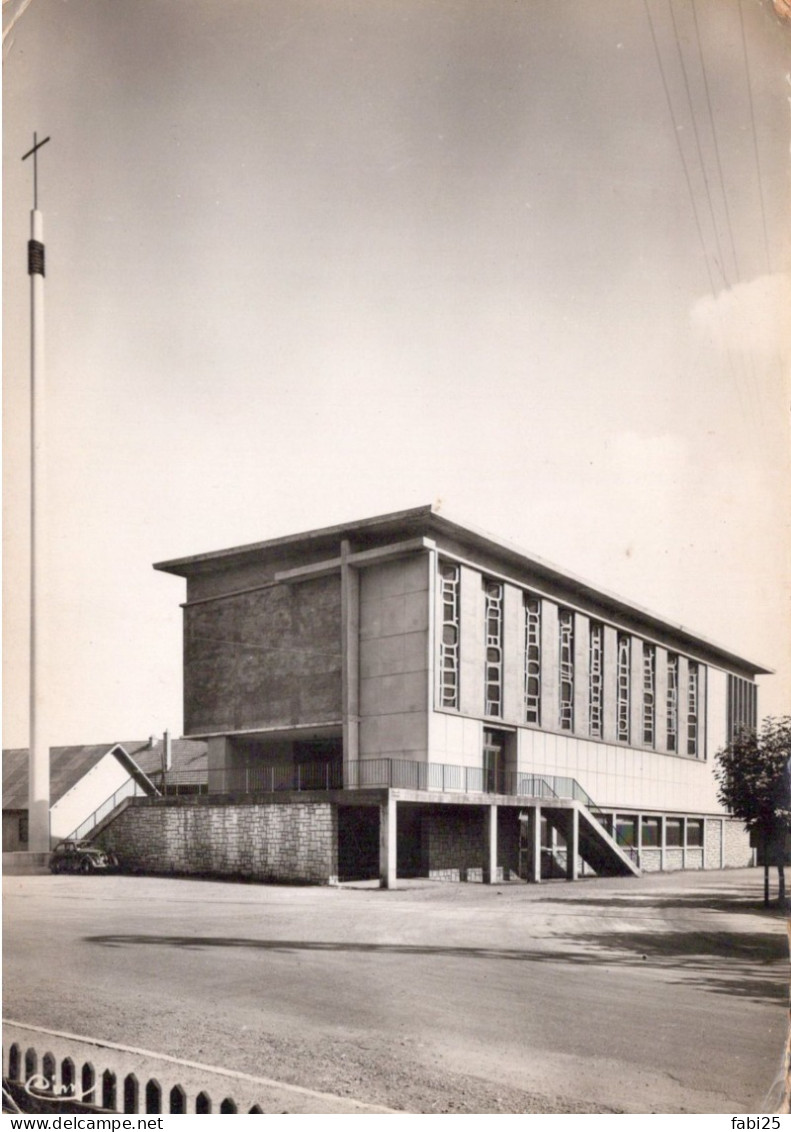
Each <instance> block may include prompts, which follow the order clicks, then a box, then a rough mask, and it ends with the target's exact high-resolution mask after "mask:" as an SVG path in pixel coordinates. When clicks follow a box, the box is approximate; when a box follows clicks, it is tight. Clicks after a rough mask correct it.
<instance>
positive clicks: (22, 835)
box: [19, 814, 28, 845]
mask: <svg viewBox="0 0 791 1132" xmlns="http://www.w3.org/2000/svg"><path fill="white" fill-rule="evenodd" d="M27 831H28V821H27V814H20V815H19V843H20V845H27V837H28V832H27Z"/></svg>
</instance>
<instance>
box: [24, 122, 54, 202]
mask: <svg viewBox="0 0 791 1132" xmlns="http://www.w3.org/2000/svg"><path fill="white" fill-rule="evenodd" d="M36 138H37V135H36V134H33V148H32V149H29V150H28V151H27V153H26V154H25V155H24V157H23V158H22V160H23V161H27V159H28V157H30V156H31V154H32V156H33V208H34V209H37V208H38V151H39V150H40V149H41V147H42V145H46V144H47V142H48V141H49V138H48V137H46V138H44V140H43V141H37V140H36Z"/></svg>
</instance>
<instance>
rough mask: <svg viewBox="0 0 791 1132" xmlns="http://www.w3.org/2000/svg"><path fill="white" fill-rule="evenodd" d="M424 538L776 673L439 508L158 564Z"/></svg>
mask: <svg viewBox="0 0 791 1132" xmlns="http://www.w3.org/2000/svg"><path fill="white" fill-rule="evenodd" d="M418 535H424V536H427V537H431V536H432V535H433V536H438V537H441V536H443V535H444V536H446V537H447V538H451V539H454V540H457V541H459V542H462V543H464V544H465V546H468V547H469V548H470V549H471V550H473V551H475V550H478V551H486V552H488V553H490V554H493V555H495V556H496V557H498V558H499V559H500V560H501V561H503V562H504V563H508V564H510V565H512V566H516V567H518V568H519V569H520V570H526V571H528V572H529V573H530V574H531V575H532V576H534V577H535V578H536V579H537V583H538V582H546V583H547V584H549V585H558V584H560V585H562V586H565V587H571V588H572V589H573V591H574V593H575V595H578V596H579V597H581V598H583V599H584V600H586V601H589V602H591V603H593V604H594V605H603V606H606V607H607V609H608V610H611V611H612V612H613V613H615V614H620V615H622V616H626V617H628V618H630V619H637V620H638V621H639V622H640V623H641V624H642V625H644V626H645V628H646V630H647V631H649V632H650V631H651V630H653V631H659V632H661V633H663V634H670V635H672V636H673V637H674V638H676V639H677V640H678V641H679V642H680V643H683V644H685V645H687V646H692V647H693V648H694V647H695V646H697V647H698V648H701V647H702V648H703V649H705V650H706V651H708V652H709V653H711V654H713V655H715V656H717V657H719V658H720V659H721V660H723V661H727V662H728V663H730V664H732V665H733V664H735V665H737V666H738V667H740V668H743V669H746V670H747V671H750V672H753V673H754V674H755V675H769V674H771V673H772V671H773V669H771V668H766V667H765V666H764V665H761V664H756V663H754V662H753V661H750V660H747V659H746V658H745V657H741V656H739V655H738V654H736V653H734V652H732V651H731V650H730V649H727V648H725V647H724V646H722V645H718V644H716V643H715V642H713V641H710V640H707V639H706V638H705V637H703V636H701V635H700V634H699V633H695V632H693V631H692V630H691V629H689V628H687V627H686V626H685V625H680V624H675V623H673V622H671V621H667V620H666V619H665V618H662V617H659V616H658V615H657V614H656V613H653V612H651V610H648V609H645V608H644V607H642V606H640V605H637V604H635V603H634V602H632V601H627V600H626V599H625V598H623V597H621V596H619V595H618V594H614V593H611V592H608V591H607V590H603V589H601V588H600V587H598V586H595V585H593V583H591V582H589V581H586V580H585V579H584V578H580V577H578V576H576V575H574V574H571V573H570V572H569V571H568V570H563V569H561V567H559V566H556V565H554V564H553V563H551V562H548V561H546V560H545V559H543V558H539V557H537V556H536V555H532V554H528V553H527V552H526V551H524V550H522V549H521V548H520V547H518V546H515V545H514V544H513V543H510V542H507V541H505V540H503V539H501V538H499V537H498V536H496V535H492V534H489V533H488V532H486V531H482V530H480V529H478V528H476V527H473V526H469V525H468V524H466V523H465V524H461V523H458V522H456V521H454V520H453V519H449V518H448V517H447V516H445V515H443V514H440V512H439V509H438V508H437V507H436V506H435V505H434V504H427V505H425V506H423V507H413V508H410V509H409V510H406V511H393V512H390V513H388V514H385V515H375V516H372V517H370V518H367V519H358V520H355V521H353V522H349V523H339V524H336V525H334V526H331V527H319V528H317V529H315V530H310V531H302V532H298V533H296V534H292V535H283V536H281V537H279V538H273V539H265V540H264V541H263V542H255V543H248V544H246V545H243V546H236V547H230V548H228V549H225V550H216V551H209V552H208V553H205V554H195V555H190V556H188V557H185V558H171V559H169V560H167V561H164V562H156V563H154V569H155V570H161V571H163V572H164V573H167V574H176V575H178V576H180V577H184V578H190V577H196V576H200V575H201V574H207V573H213V572H215V571H217V570H222V568H223V567H231V566H237V565H242V564H244V563H245V562H249V561H251V560H255V559H256V558H259V559H261V558H264V559H270V560H271V559H272V558H274V557H276V555H277V553H278V552H282V551H290V552H292V553H293V552H295V551H299V550H300V549H302V550H304V551H310V552H311V553H314V554H315V553H318V552H321V551H326V552H328V553H333V554H337V553H338V546H339V543H340V542H341V541H342V540H343V539H349V540H352V539H355V540H356V541H357V542H358V543H359V542H362V543H363V544H365V543H366V542H367V541H374V540H376V541H380V540H381V539H382V538H394V539H396V538H397V539H403V538H404V537H405V536H412V537H414V536H418Z"/></svg>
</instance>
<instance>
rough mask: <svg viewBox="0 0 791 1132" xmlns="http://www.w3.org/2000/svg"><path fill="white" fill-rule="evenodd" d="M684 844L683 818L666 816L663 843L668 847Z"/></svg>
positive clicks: (677, 846)
mask: <svg viewBox="0 0 791 1132" xmlns="http://www.w3.org/2000/svg"><path fill="white" fill-rule="evenodd" d="M683 844H684V819H683V818H667V819H666V820H665V845H667V846H668V848H671V849H673V848H679V847H680V846H682V845H683Z"/></svg>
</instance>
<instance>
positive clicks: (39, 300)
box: [28, 207, 50, 853]
mask: <svg viewBox="0 0 791 1132" xmlns="http://www.w3.org/2000/svg"><path fill="white" fill-rule="evenodd" d="M28 274H29V275H30V386H31V388H30V755H29V780H28V781H29V785H28V851H29V852H32V853H47V852H49V848H50V839H49V727H48V724H47V703H46V699H47V670H46V667H47V652H46V609H45V603H46V589H47V587H46V579H45V567H46V546H45V541H44V535H45V510H46V500H45V481H46V462H45V457H46V446H45V400H46V389H45V375H44V221H43V218H42V215H41V213H40V212H39V211H38V208H36V207H34V208H33V210H32V211H31V213H30V241H29V243H28Z"/></svg>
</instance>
